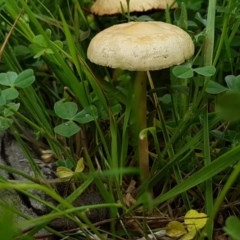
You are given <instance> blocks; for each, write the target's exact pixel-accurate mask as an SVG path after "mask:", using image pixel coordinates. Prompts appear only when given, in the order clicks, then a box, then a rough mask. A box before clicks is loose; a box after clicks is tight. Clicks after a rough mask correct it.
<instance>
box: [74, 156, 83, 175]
mask: <svg viewBox="0 0 240 240" xmlns="http://www.w3.org/2000/svg"><path fill="white" fill-rule="evenodd" d="M83 170H84V162H83V158H80V159H79V160H78V162H77V166H76V168H75V171H74V173H81V172H83Z"/></svg>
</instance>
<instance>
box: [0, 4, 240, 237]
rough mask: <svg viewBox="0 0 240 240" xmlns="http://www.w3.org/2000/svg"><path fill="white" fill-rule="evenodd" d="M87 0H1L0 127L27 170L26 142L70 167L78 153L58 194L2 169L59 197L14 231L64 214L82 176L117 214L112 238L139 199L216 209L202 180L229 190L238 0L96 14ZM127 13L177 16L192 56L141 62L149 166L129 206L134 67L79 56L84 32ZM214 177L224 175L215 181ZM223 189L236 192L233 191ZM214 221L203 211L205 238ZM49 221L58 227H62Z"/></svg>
mask: <svg viewBox="0 0 240 240" xmlns="http://www.w3.org/2000/svg"><path fill="white" fill-rule="evenodd" d="M92 2H93V1H91V0H85V1H70V0H69V1H63V0H60V1H57V0H53V1H47V0H44V1H40V0H36V1H28V2H26V1H25V0H19V1H15V0H8V1H2V2H1V3H0V6H1V8H0V17H1V21H2V22H1V24H2V25H1V29H0V39H1V42H2V43H3V42H4V41H5V40H6V35H7V34H8V33H9V32H10V30H11V26H13V23H14V21H15V20H16V19H17V18H18V17H19V16H20V19H19V20H18V21H17V24H16V26H15V28H14V29H13V31H12V32H11V36H10V39H9V40H8V41H7V44H6V46H5V47H4V49H3V50H4V51H1V54H2V55H1V56H0V57H1V73H0V131H5V130H7V129H9V130H10V132H12V133H13V134H14V135H15V137H16V138H17V139H18V141H19V143H20V144H21V146H22V147H23V149H24V151H25V154H26V156H28V160H29V162H30V165H31V166H32V168H33V169H34V174H35V176H36V179H42V178H44V177H43V176H42V174H41V173H40V172H39V171H38V170H37V166H36V162H35V160H34V158H33V157H32V154H31V153H30V151H29V150H28V148H27V145H28V143H31V144H32V145H33V148H32V149H37V150H39V151H40V152H41V150H42V149H41V148H42V147H43V146H44V147H43V148H46V149H50V150H51V151H52V153H53V156H54V158H55V159H56V161H57V164H58V165H59V166H64V167H68V168H70V169H75V165H76V162H77V161H78V160H79V159H80V158H82V157H83V159H84V161H85V162H84V164H85V165H86V170H85V172H84V174H82V177H83V179H81V184H79V183H78V182H73V184H72V182H71V184H72V185H74V189H73V191H72V193H71V194H70V195H69V196H68V197H67V199H62V198H61V196H59V195H58V194H57V193H56V192H54V191H53V190H51V189H50V188H47V187H45V186H44V185H40V184H36V183H32V182H34V181H35V180H34V178H30V177H29V176H28V177H27V176H25V178H27V179H28V180H30V181H31V183H29V184H25V183H22V184H12V183H11V182H9V181H8V180H7V179H4V181H3V182H1V183H0V188H2V189H5V188H10V189H16V190H18V191H21V192H22V193H23V194H25V195H26V196H27V197H29V198H31V195H30V194H29V192H28V191H27V189H29V188H31V189H35V190H36V189H37V190H42V191H44V192H45V193H46V194H47V195H49V196H50V197H52V198H54V199H55V200H56V201H57V202H58V203H59V206H58V207H56V206H50V208H51V209H52V212H50V213H49V214H47V215H46V216H42V217H37V218H36V219H26V220H25V221H24V223H23V226H24V227H28V226H29V224H30V226H31V227H33V230H32V232H29V233H28V234H23V235H28V236H29V237H30V238H31V237H32V238H33V236H34V234H36V233H37V232H38V230H39V229H41V228H43V227H45V226H46V225H47V224H48V222H49V221H50V220H52V219H54V218H55V217H58V216H65V217H67V218H70V219H73V216H74V215H72V214H77V212H78V211H80V212H81V213H84V211H86V210H87V208H88V207H84V206H83V207H75V208H74V207H73V206H72V205H71V202H72V201H73V199H74V198H76V197H77V195H78V194H81V193H82V192H83V191H84V190H86V189H88V188H89V187H90V185H91V184H92V183H94V184H95V185H96V188H97V189H98V191H100V192H101V195H102V196H104V200H105V202H106V203H104V204H105V206H107V207H108V208H109V210H110V215H111V219H115V218H116V216H119V217H120V218H121V224H122V227H123V229H121V232H119V231H118V227H117V226H116V225H117V224H115V221H111V223H110V229H111V233H109V235H110V236H111V237H112V238H114V236H118V235H119V233H120V234H122V236H123V237H122V238H125V237H126V236H127V237H129V238H131V236H130V235H131V233H130V231H129V229H128V228H129V226H128V225H127V222H125V219H124V217H125V216H131V217H132V216H134V215H136V214H137V215H140V214H141V212H140V213H139V212H138V210H139V208H137V207H138V206H139V205H142V206H144V208H146V209H148V210H149V209H152V208H158V207H159V206H163V208H164V205H165V204H166V203H167V205H168V209H167V208H166V209H165V208H164V210H162V209H161V210H160V211H165V212H166V213H167V212H168V211H169V209H170V208H171V207H172V209H171V212H172V214H173V216H175V215H178V216H179V214H182V215H185V210H186V209H189V208H192V207H193V206H194V208H199V209H203V208H205V210H206V212H207V214H208V215H209V216H214V215H215V213H216V212H217V211H221V209H220V207H219V205H218V204H215V205H214V206H215V208H214V210H213V208H212V206H213V202H215V200H216V202H221V201H222V198H220V197H219V196H218V197H216V196H215V195H214V194H213V192H216V191H217V192H220V193H222V194H223V195H224V198H223V199H227V200H228V197H229V195H230V194H229V195H228V191H230V193H231V191H232V189H231V187H233V186H234V184H233V183H231V184H230V185H228V184H227V183H228V181H229V179H230V176H231V174H229V173H230V172H231V171H232V172H234V170H233V169H234V168H235V164H236V162H237V161H238V158H239V153H240V148H239V142H240V141H239V127H238V125H239V118H240V111H239V109H240V105H239V103H240V76H239V70H240V67H239V64H238V63H239V58H240V55H239V47H240V41H239V38H240V35H239V26H240V18H239V12H240V6H239V2H238V1H237V0H229V1H213V0H209V1H204V0H196V1H190V0H184V1H177V2H178V3H179V8H178V9H176V10H170V9H168V10H166V11H165V15H164V14H162V12H161V13H159V12H153V11H152V12H149V13H147V14H146V13H144V14H141V13H139V14H135V15H134V14H133V13H130V14H129V13H126V14H123V15H121V16H104V17H97V16H93V15H92V14H90V13H89V7H90V6H91V4H92ZM130 4H131V0H130ZM208 11H209V12H208ZM19 14H20V15H19ZM127 20H131V21H149V20H154V21H167V22H170V23H173V24H175V25H178V26H180V27H182V28H183V29H185V30H186V31H187V32H188V33H189V34H190V35H191V36H192V38H193V40H194V42H195V48H196V49H195V56H194V57H193V59H190V60H189V62H188V63H185V64H183V65H180V66H175V67H173V68H172V69H170V73H169V71H156V72H151V73H149V82H150V84H149V86H148V92H147V96H148V98H147V100H148V102H147V106H148V114H147V117H148V119H147V120H148V125H147V128H146V129H144V130H142V131H141V132H140V134H139V137H140V138H141V139H143V138H147V139H148V141H149V158H150V176H149V178H148V179H147V180H146V181H145V182H139V181H137V185H136V186H135V188H136V189H134V191H135V190H136V191H137V195H135V196H134V198H136V199H135V200H136V203H133V204H132V205H131V206H127V205H126V204H125V192H124V191H125V190H126V189H125V188H127V186H128V185H129V182H130V181H131V180H132V179H135V180H136V179H137V180H138V179H140V178H141V176H139V170H138V169H137V168H138V166H139V165H138V164H139V163H138V159H136V156H135V155H134V152H135V148H136V141H135V139H134V137H133V132H132V130H131V129H132V127H134V126H132V125H133V123H132V121H131V119H133V118H132V114H133V113H134V112H137V111H138V109H136V106H132V105H131V97H132V94H133V89H132V80H133V78H134V77H135V74H134V73H129V72H126V71H122V70H112V69H109V68H103V67H100V66H96V65H93V64H92V63H90V62H89V61H88V60H87V57H86V50H87V47H88V44H89V42H90V40H91V38H92V37H93V36H94V35H95V34H97V33H98V32H99V31H101V29H104V28H106V27H108V26H110V25H113V24H118V23H121V22H124V21H127ZM228 121H230V122H233V124H229V122H228ZM21 137H23V139H24V141H23V139H22V138H21ZM32 145H31V146H32ZM39 146H41V147H39ZM39 148H40V149H39ZM39 151H37V152H39ZM37 154H39V153H37ZM40 157H41V156H38V158H40ZM132 166H134V168H132ZM8 171H10V172H11V171H13V170H11V169H10V170H8ZM17 174H20V175H21V173H19V172H18V173H17ZM22 175H23V176H24V174H22ZM223 176H224V177H223ZM219 179H220V180H219ZM46 181H47V180H46V179H42V182H46ZM225 184H226V185H225ZM106 185H107V186H108V189H107V190H106V189H105V186H106ZM221 185H224V186H226V187H225V188H224V191H223V190H222V189H221ZM216 186H217V187H216ZM234 187H235V186H234ZM123 190H124V191H123ZM134 191H133V192H134ZM203 192H204V194H205V196H203ZM150 193H153V194H150ZM220 195H221V194H220ZM179 196H181V197H179ZM234 196H235V198H236V199H234ZM203 199H204V201H203ZM229 199H231V200H232V201H234V200H237V195H233V196H231V198H229ZM37 200H38V201H39V202H41V201H42V200H41V199H40V198H37ZM169 200H171V201H169ZM116 202H118V203H116ZM133 202H134V201H133ZM44 204H47V203H44ZM179 205H181V206H180V207H179V209H178V210H176V209H175V208H174V207H176V206H179ZM92 207H93V208H95V207H96V208H98V207H101V205H100V206H98V205H97V206H95V205H94V206H92ZM119 209H121V211H119ZM142 214H143V216H144V214H145V213H142ZM79 219H80V221H77V222H78V224H79V226H81V224H82V222H81V221H83V222H84V223H87V225H88V227H89V229H86V228H84V230H83V232H84V234H85V236H88V234H90V232H91V233H95V234H96V235H97V236H98V237H99V238H101V239H104V237H103V236H102V233H101V230H99V229H100V227H99V228H96V227H95V226H93V225H92V223H91V222H89V221H88V220H87V219H86V216H85V215H84V214H79ZM9 221H11V219H10V218H9ZM213 221H214V217H212V219H211V220H210V221H209V223H207V227H206V231H205V230H204V232H206V234H207V235H208V236H209V239H211V234H212V232H213V229H211V224H212V223H213ZM229 221H230V223H229ZM229 221H227V222H226V227H225V231H226V232H227V233H228V234H229V235H231V234H232V235H231V236H232V237H234V235H233V234H234V231H235V230H236V227H235V224H236V225H237V224H239V220H236V219H233V220H232V219H231V218H230V220H229ZM137 224H138V226H139V228H141V227H140V226H142V225H143V226H142V229H140V230H139V232H137V235H141V234H142V232H146V229H150V227H149V226H148V225H147V221H145V219H144V224H142V222H141V223H140V222H138V223H137ZM231 226H233V227H231ZM0 227H1V224H0ZM161 227H162V226H161ZM209 229H210V230H209ZM52 231H53V232H54V230H52ZM151 231H152V229H151ZM54 233H55V234H60V235H61V237H62V238H64V237H67V236H66V235H67V233H56V232H54ZM134 234H135V235H134V236H136V233H134ZM1 236H2V235H1ZM3 236H5V235H3ZM4 239H5V238H4ZM6 239H7V235H6Z"/></svg>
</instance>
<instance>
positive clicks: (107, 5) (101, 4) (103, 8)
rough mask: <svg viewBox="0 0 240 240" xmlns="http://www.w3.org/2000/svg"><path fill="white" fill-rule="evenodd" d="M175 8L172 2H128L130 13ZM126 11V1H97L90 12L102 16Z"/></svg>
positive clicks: (141, 0) (156, 0)
mask: <svg viewBox="0 0 240 240" xmlns="http://www.w3.org/2000/svg"><path fill="white" fill-rule="evenodd" d="M167 7H169V8H170V7H171V8H176V7H177V4H176V3H175V1H174V0H130V7H129V8H130V9H129V11H130V12H143V11H148V10H152V9H166V8H167ZM122 8H123V11H124V12H127V11H128V6H127V1H126V0H111V1H109V0H97V1H96V2H95V3H94V4H93V5H92V7H91V12H92V13H94V14H96V15H99V16H102V15H111V14H117V13H122Z"/></svg>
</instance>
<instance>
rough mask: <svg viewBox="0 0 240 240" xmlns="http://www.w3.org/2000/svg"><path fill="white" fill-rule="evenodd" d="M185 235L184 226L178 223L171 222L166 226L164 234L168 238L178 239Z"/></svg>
mask: <svg viewBox="0 0 240 240" xmlns="http://www.w3.org/2000/svg"><path fill="white" fill-rule="evenodd" d="M186 233H187V230H186V229H185V227H184V225H183V224H182V223H180V222H178V221H172V222H170V223H168V225H167V228H166V234H167V235H168V236H169V237H172V238H179V237H181V236H182V235H184V234H186Z"/></svg>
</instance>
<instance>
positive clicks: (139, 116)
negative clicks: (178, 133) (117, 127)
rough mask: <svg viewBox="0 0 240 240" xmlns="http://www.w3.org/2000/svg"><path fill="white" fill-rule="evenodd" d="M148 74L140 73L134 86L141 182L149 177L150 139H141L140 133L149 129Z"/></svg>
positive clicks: (137, 74) (135, 121)
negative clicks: (147, 113)
mask: <svg viewBox="0 0 240 240" xmlns="http://www.w3.org/2000/svg"><path fill="white" fill-rule="evenodd" d="M146 82H147V74H146V72H142V71H139V72H137V73H136V77H135V79H134V86H133V99H132V109H133V124H134V129H135V131H134V134H136V136H134V137H135V139H137V152H136V158H137V159H138V162H139V168H140V176H141V180H142V181H144V180H146V179H147V178H148V176H149V159H148V139H147V137H144V138H143V139H141V138H140V137H139V134H140V132H141V131H142V130H143V129H145V128H147V116H146V112H147V93H146Z"/></svg>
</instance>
